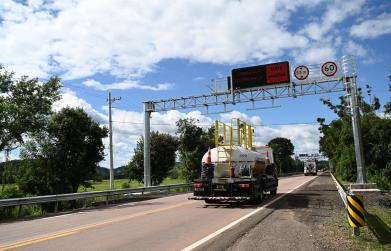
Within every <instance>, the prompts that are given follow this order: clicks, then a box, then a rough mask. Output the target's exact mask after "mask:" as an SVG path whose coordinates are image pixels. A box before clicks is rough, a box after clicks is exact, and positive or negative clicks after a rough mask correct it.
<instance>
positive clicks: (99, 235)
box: [0, 175, 315, 250]
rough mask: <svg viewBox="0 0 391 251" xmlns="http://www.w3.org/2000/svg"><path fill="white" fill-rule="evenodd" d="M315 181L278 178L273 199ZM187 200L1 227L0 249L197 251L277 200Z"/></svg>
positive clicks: (166, 199) (153, 202) (166, 200)
mask: <svg viewBox="0 0 391 251" xmlns="http://www.w3.org/2000/svg"><path fill="white" fill-rule="evenodd" d="M314 178H315V177H306V176H301V175H300V176H294V177H285V178H281V179H280V183H279V187H278V195H277V197H282V196H285V195H286V194H287V193H288V192H291V191H292V190H293V189H295V188H297V187H299V186H301V185H303V184H305V183H307V182H309V181H310V180H312V179H314ZM188 196H189V194H181V195H176V196H170V197H164V198H159V199H153V200H148V201H140V202H133V203H127V204H121V205H118V206H114V207H110V208H100V209H93V210H86V211H81V212H76V213H72V214H64V215H59V216H53V217H48V218H41V219H34V220H28V221H17V222H12V223H3V224H0V250H5V249H17V250H181V249H183V248H186V247H189V246H191V245H192V244H193V246H191V247H192V248H199V247H200V245H201V246H202V244H203V241H202V240H203V239H205V237H207V236H211V234H213V233H215V232H216V231H218V230H220V229H222V228H224V227H226V226H227V225H229V224H231V223H232V222H234V221H237V220H238V219H241V218H243V217H247V216H248V215H249V214H251V213H255V211H256V213H259V212H262V211H266V210H267V208H266V207H265V205H267V204H268V203H271V201H272V200H275V199H276V197H271V196H270V197H267V198H266V199H265V201H264V203H262V204H260V205H245V204H237V205H222V206H208V207H205V204H204V202H202V201H188V200H187V197H188ZM269 210H270V209H269ZM246 215H247V216H246ZM237 223H238V222H237ZM238 224H239V223H238ZM241 224H242V225H243V226H244V225H245V221H243V223H241ZM224 234H225V233H223V235H224ZM215 235H217V233H215ZM210 238H211V237H210ZM206 239H207V238H206ZM200 240H201V241H200ZM197 242H198V243H197ZM194 243H197V244H194Z"/></svg>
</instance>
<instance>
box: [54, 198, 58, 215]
mask: <svg viewBox="0 0 391 251" xmlns="http://www.w3.org/2000/svg"><path fill="white" fill-rule="evenodd" d="M54 212H55V213H57V212H58V200H56V203H55V204H54Z"/></svg>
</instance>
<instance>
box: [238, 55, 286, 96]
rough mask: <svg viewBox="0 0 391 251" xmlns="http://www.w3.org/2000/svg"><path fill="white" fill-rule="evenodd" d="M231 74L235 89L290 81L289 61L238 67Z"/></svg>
mask: <svg viewBox="0 0 391 251" xmlns="http://www.w3.org/2000/svg"><path fill="white" fill-rule="evenodd" d="M231 76H232V84H233V87H234V89H235V90H236V89H247V88H255V87H261V86H268V85H275V84H282V83H289V82H290V73H289V62H288V61H285V62H279V63H273V64H266V65H257V66H250V67H244V68H237V69H233V70H232V74H231Z"/></svg>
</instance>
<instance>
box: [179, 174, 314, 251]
mask: <svg viewBox="0 0 391 251" xmlns="http://www.w3.org/2000/svg"><path fill="white" fill-rule="evenodd" d="M317 177H318V176H314V177H312V178H311V179H310V180H307V181H306V182H304V183H303V184H300V185H298V186H296V187H295V188H293V189H291V190H289V191H288V192H286V193H285V194H283V195H281V196H279V197H277V198H275V199H274V200H272V201H270V202H268V203H266V204H265V205H263V206H262V207H259V208H257V209H255V210H254V211H252V212H250V213H248V214H246V215H245V216H243V217H241V218H240V219H237V220H236V221H233V222H231V223H230V224H228V225H227V226H225V227H223V228H220V229H219V230H217V231H216V232H214V233H211V234H210V235H208V236H206V237H204V238H202V239H201V240H199V241H197V242H195V243H193V244H191V245H190V246H187V247H185V248H184V249H182V251H190V250H193V249H195V248H196V247H198V246H200V245H202V244H204V243H205V242H207V241H209V240H210V239H213V238H214V237H216V236H218V235H219V234H221V233H223V232H224V231H226V230H228V229H230V228H232V227H233V226H235V225H237V224H238V223H240V222H242V221H244V220H245V219H247V218H248V217H250V216H252V215H254V214H256V213H258V212H259V211H261V210H262V209H264V208H265V207H267V206H269V205H270V204H272V203H274V202H275V201H277V200H280V199H282V198H284V197H285V196H286V195H288V194H290V193H292V192H293V191H295V190H296V189H298V188H299V187H301V186H304V185H305V184H307V183H308V182H310V181H311V180H313V179H315V178H317Z"/></svg>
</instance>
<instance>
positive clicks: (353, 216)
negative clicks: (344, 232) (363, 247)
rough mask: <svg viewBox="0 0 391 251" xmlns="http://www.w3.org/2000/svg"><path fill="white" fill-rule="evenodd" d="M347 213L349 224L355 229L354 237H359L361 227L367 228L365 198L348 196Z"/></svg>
mask: <svg viewBox="0 0 391 251" xmlns="http://www.w3.org/2000/svg"><path fill="white" fill-rule="evenodd" d="M346 201H347V204H348V207H347V213H348V222H349V225H350V226H351V227H353V234H352V236H359V235H360V229H359V227H363V226H365V215H366V212H365V209H364V203H363V197H362V196H359V195H354V194H348V195H347V200H346Z"/></svg>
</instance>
